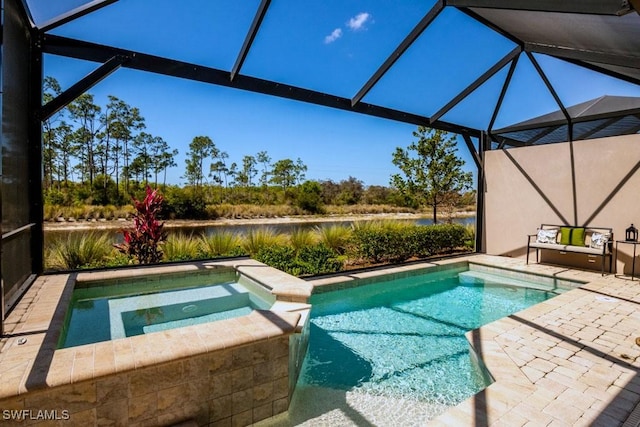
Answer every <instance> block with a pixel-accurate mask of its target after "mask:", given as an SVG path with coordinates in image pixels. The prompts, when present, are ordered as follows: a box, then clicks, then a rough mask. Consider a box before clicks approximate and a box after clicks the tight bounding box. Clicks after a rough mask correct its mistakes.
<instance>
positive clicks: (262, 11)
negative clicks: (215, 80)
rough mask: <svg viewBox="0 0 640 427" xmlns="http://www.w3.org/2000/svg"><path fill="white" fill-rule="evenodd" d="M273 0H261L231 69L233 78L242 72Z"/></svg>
mask: <svg viewBox="0 0 640 427" xmlns="http://www.w3.org/2000/svg"><path fill="white" fill-rule="evenodd" d="M270 3H271V0H262V1H261V2H260V6H259V7H258V11H257V12H256V16H255V17H254V18H253V22H252V23H251V28H249V32H248V33H247V37H246V38H245V39H244V43H243V44H242V49H240V54H238V58H237V59H236V63H235V64H234V65H233V68H232V69H231V80H232V81H233V79H234V78H235V77H236V75H237V74H238V73H239V72H240V69H241V68H242V64H244V60H245V59H247V55H248V54H249V49H251V45H252V44H253V41H254V40H255V38H256V35H257V34H258V30H259V29H260V25H261V24H262V20H263V19H264V16H265V15H266V13H267V9H268V8H269V4H270Z"/></svg>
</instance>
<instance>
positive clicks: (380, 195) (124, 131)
mask: <svg viewBox="0 0 640 427" xmlns="http://www.w3.org/2000/svg"><path fill="white" fill-rule="evenodd" d="M61 92H62V91H61V87H60V85H59V83H58V82H57V80H56V79H55V78H53V77H46V78H45V79H44V84H43V101H44V102H45V103H47V102H49V101H51V100H52V99H54V98H55V97H56V96H58V95H59V94H60V93H61ZM413 135H414V137H416V138H418V141H414V142H413V143H411V145H409V147H408V148H407V149H403V148H400V147H398V148H396V151H395V152H394V153H393V155H392V163H393V164H394V165H395V166H397V167H398V168H399V169H400V172H401V173H400V174H394V175H393V176H392V177H391V180H390V187H384V186H369V187H366V186H365V185H364V183H363V182H362V181H360V180H358V179H357V178H355V177H351V176H350V177H349V178H348V179H345V180H341V181H339V182H334V181H332V180H321V181H307V180H306V172H307V166H306V165H305V164H304V162H303V161H302V159H300V158H297V159H296V160H292V159H289V158H285V159H279V160H275V161H274V159H272V158H271V156H270V155H269V154H268V152H267V151H260V152H258V153H256V154H255V155H245V156H243V157H242V159H241V160H240V161H239V162H235V161H231V159H230V158H229V154H228V153H227V152H226V151H224V150H222V149H221V148H220V147H218V146H216V144H215V142H214V141H213V140H212V139H211V138H210V137H209V136H204V135H199V136H196V137H194V138H193V140H192V141H191V142H190V144H189V151H188V152H187V153H186V160H185V164H184V169H183V175H182V177H181V178H182V179H184V180H185V182H186V183H187V185H186V186H184V187H178V186H167V183H166V180H167V170H168V169H169V168H173V167H177V166H178V165H177V163H176V161H175V159H176V156H177V155H178V150H177V149H175V148H173V147H171V146H170V144H169V143H168V142H167V141H165V140H164V139H163V138H162V137H161V136H157V135H152V134H151V133H149V132H147V131H146V125H145V118H144V117H143V115H142V113H141V112H140V110H139V109H138V108H137V107H133V106H131V105H129V104H127V103H126V102H125V101H123V100H122V99H120V98H118V97H116V96H113V95H109V96H108V101H107V104H106V105H104V106H100V105H98V104H96V102H95V99H94V97H93V95H92V94H90V93H84V94H83V95H81V96H80V97H78V98H77V99H76V100H74V101H73V102H72V103H70V104H69V105H68V106H67V107H65V108H64V109H63V110H61V111H60V112H58V113H56V114H55V115H53V116H52V117H51V118H49V119H48V120H46V121H44V122H43V173H44V174H43V189H44V196H45V203H47V204H48V205H66V206H72V205H78V204H85V205H86V204H89V205H91V204H92V205H117V206H121V205H123V204H128V203H130V201H131V197H132V196H133V197H135V196H138V197H139V196H140V195H141V194H142V193H143V192H144V188H145V187H146V186H147V185H148V184H150V185H152V186H154V187H156V188H157V187H158V186H159V185H161V186H162V188H163V189H164V191H166V192H167V196H168V197H167V200H168V201H170V202H172V203H173V205H174V208H175V209H174V210H176V211H180V210H185V209H187V211H185V212H184V215H186V216H190V215H194V216H198V215H202V212H204V211H205V210H206V206H208V205H212V204H221V203H227V204H259V205H277V204H294V205H297V206H298V207H300V208H302V209H303V210H305V211H309V212H321V211H322V205H355V204H361V203H362V204H376V205H394V206H400V207H411V208H419V207H421V206H430V207H432V209H433V215H434V219H435V217H436V210H437V208H438V207H440V206H443V205H449V206H454V205H457V206H467V205H470V204H473V202H474V193H473V192H468V191H466V190H469V188H470V184H471V174H470V173H465V172H463V171H462V170H461V167H462V165H463V164H464V162H463V161H462V160H461V159H459V158H458V157H457V156H456V154H455V145H456V144H455V140H454V139H453V137H451V136H450V135H448V134H446V133H444V132H441V131H436V130H432V129H428V128H424V127H419V128H418V130H417V131H416V132H414V133H413ZM188 210H194V211H193V212H189V211H188ZM198 212H200V213H199V214H198Z"/></svg>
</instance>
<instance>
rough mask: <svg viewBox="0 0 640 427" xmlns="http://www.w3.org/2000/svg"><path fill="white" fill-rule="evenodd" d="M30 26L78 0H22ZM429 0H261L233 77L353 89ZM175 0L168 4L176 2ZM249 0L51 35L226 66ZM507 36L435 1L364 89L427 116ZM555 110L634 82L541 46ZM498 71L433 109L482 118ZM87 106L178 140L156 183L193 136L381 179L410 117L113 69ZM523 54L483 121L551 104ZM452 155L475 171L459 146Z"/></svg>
mask: <svg viewBox="0 0 640 427" xmlns="http://www.w3.org/2000/svg"><path fill="white" fill-rule="evenodd" d="M28 3H29V4H30V5H31V6H32V12H33V14H34V18H35V20H36V21H37V22H44V21H46V20H47V19H49V18H51V17H53V16H56V15H57V14H59V13H61V12H64V11H65V10H68V9H69V8H73V7H75V6H78V5H79V4H82V3H83V1H81V0H60V1H56V2H51V1H50V0H28ZM433 3H434V2H433V1H424V0H403V1H397V2H396V1H394V2H390V1H388V0H366V1H365V0H353V1H348V2H345V1H344V0H309V1H295V0H286V1H285V0H274V1H272V2H271V6H270V8H269V10H268V12H267V15H266V16H265V19H264V22H263V24H262V27H261V29H260V32H259V33H258V36H257V38H256V40H255V42H254V44H253V47H252V49H251V51H250V53H249V56H248V57H247V60H246V62H245V65H244V67H243V69H242V70H241V73H242V74H246V75H250V76H256V77H260V78H264V79H268V80H274V81H278V82H282V83H286V84H291V85H295V86H301V87H304V88H308V89H313V90H318V91H323V92H327V93H330V94H335V95H338V96H343V97H348V98H351V97H353V96H354V95H355V94H356V93H357V91H358V90H359V89H360V87H362V86H363V85H364V83H365V82H366V81H367V80H368V78H369V77H370V76H371V75H372V74H373V73H374V72H375V70H376V69H377V68H378V67H379V66H380V64H382V63H383V62H384V60H385V59H386V58H387V56H389V54H390V53H391V52H392V51H393V50H394V49H395V47H396V46H397V45H398V44H399V43H400V42H401V41H402V39H403V38H404V37H405V36H406V34H408V33H409V31H410V30H411V29H412V28H413V27H414V26H415V25H416V23H417V22H418V21H419V20H420V19H421V18H422V16H424V14H425V13H426V12H427V11H428V10H429V9H430V8H431V7H432V5H433ZM176 4H179V7H177V6H176ZM258 4H259V1H258V0H243V1H237V0H216V1H207V0H183V1H181V2H179V3H176V2H175V0H171V1H169V0H155V1H153V2H149V1H148V0H121V1H119V2H117V3H115V4H113V5H110V6H107V7H106V8H104V9H102V10H100V11H97V12H95V13H93V14H91V15H88V16H85V17H83V18H80V19H78V20H76V21H74V22H71V23H69V24H66V25H64V26H62V27H60V28H58V29H55V30H54V31H53V33H54V34H58V35H63V36H67V37H72V38H80V39H86V40H89V41H93V42H96V43H101V44H107V45H113V46H117V47H122V48H125V49H131V50H135V51H140V52H144V53H149V54H154V55H160V56H165V57H170V58H174V59H179V60H183V61H188V62H193V63H198V64H201V65H206V66H210V67H215V68H219V69H223V70H231V68H232V67H233V64H234V62H235V59H236V56H237V54H238V52H239V50H240V47H241V46H242V43H243V41H244V37H245V35H246V32H247V30H248V28H249V26H250V24H251V21H252V19H253V16H254V14H255V11H256V9H257V7H258ZM513 47H514V45H513V44H512V43H511V42H509V41H507V40H505V39H504V38H502V37H500V36H499V35H497V34H495V33H493V32H492V31H491V30H489V29H487V28H485V27H483V26H482V25H480V24H479V23H477V22H475V21H473V20H472V19H471V18H469V17H467V16H466V15H463V14H462V13H460V12H458V11H457V10H454V9H452V8H447V9H446V10H445V11H444V12H443V13H442V14H441V15H440V16H439V17H438V19H437V20H436V21H435V22H434V23H433V24H432V25H431V26H430V27H429V28H428V29H427V31H426V32H425V33H423V34H422V36H421V37H420V38H419V39H418V40H417V41H416V42H415V43H414V44H413V45H412V47H411V48H410V49H409V50H408V51H407V52H406V53H405V55H404V56H403V57H402V58H401V59H400V60H399V61H398V62H397V63H396V64H395V65H394V67H393V68H392V69H391V70H390V71H389V72H388V73H387V74H386V75H385V76H384V77H383V78H382V79H381V80H380V82H379V83H378V84H377V85H376V86H375V87H374V88H373V90H372V91H371V92H370V93H369V94H368V95H367V96H366V97H365V98H364V101H365V102H370V103H373V104H378V105H384V106H388V107H391V108H397V109H401V110H406V111H409V112H413V113H417V114H421V115H424V116H429V115H431V114H433V113H434V112H436V111H438V110H439V109H440V108H441V107H442V106H443V105H445V104H446V103H447V102H448V101H449V100H450V99H451V98H453V97H454V96H455V95H457V94H458V93H459V92H460V91H461V90H463V89H464V88H465V87H466V86H467V85H469V84H470V83H472V82H473V81H474V80H475V79H476V78H477V77H479V76H480V75H481V74H482V73H483V72H484V71H485V70H486V69H488V68H490V67H491V66H492V65H493V64H494V63H495V62H497V61H498V60H499V59H501V58H502V57H503V56H504V55H506V54H507V53H508V52H509V51H511V49H513ZM536 58H537V59H538V61H539V62H540V64H541V65H542V67H543V69H544V70H545V72H546V73H547V75H548V77H549V79H550V80H551V82H552V83H553V84H555V85H556V88H557V89H558V92H559V95H560V98H561V99H562V101H563V102H564V104H565V106H570V105H574V104H577V103H579V102H583V101H586V100H589V99H592V98H595V97H598V96H601V95H604V94H608V95H623V96H640V88H638V87H637V86H634V85H631V84H628V83H624V82H621V81H618V80H615V79H612V78H609V77H605V76H600V75H598V74H596V73H594V72H591V71H589V70H584V69H581V68H579V67H577V66H574V65H571V64H568V63H565V62H563V61H559V60H556V59H553V58H548V57H544V56H536ZM96 67H97V64H93V63H86V62H83V61H77V60H71V59H67V58H59V57H55V56H51V55H47V56H46V57H45V75H50V76H53V77H55V78H56V79H58V81H59V82H60V83H61V85H62V87H63V88H66V87H69V86H70V85H71V84H73V83H75V82H76V81H77V80H78V79H80V78H81V77H83V76H84V75H86V74H87V73H89V72H90V71H92V70H93V69H95V68H96ZM506 72H507V67H505V68H504V69H503V70H502V71H501V72H499V73H497V74H496V75H495V76H494V77H493V78H492V79H491V80H489V81H488V82H487V83H485V85H483V86H482V87H480V88H479V89H478V90H477V91H476V92H475V93H474V94H473V95H472V96H471V97H469V98H468V99H467V100H465V101H464V102H463V103H461V104H459V105H458V106H457V107H456V108H455V109H453V110H452V111H450V112H449V113H448V114H446V115H445V116H444V117H443V118H442V119H443V120H446V121H450V122H455V123H459V124H462V125H466V126H473V127H476V128H481V129H482V128H486V127H487V124H488V122H489V120H490V117H491V114H492V110H493V106H494V105H495V102H496V100H497V96H498V94H499V89H500V87H501V86H502V83H503V81H504V78H505V76H506ZM90 92H91V93H92V94H94V96H95V97H96V101H97V102H98V104H100V105H105V104H106V99H107V95H115V96H117V97H119V98H121V99H123V100H124V101H126V102H127V103H129V104H130V105H132V106H136V107H138V108H139V109H140V110H141V112H142V115H143V116H144V117H145V118H146V125H147V129H146V132H149V133H151V134H153V135H157V136H161V137H162V138H164V139H165V140H166V141H167V142H168V143H169V144H170V145H171V146H172V147H174V148H177V149H178V150H179V155H178V157H177V159H176V161H177V163H178V164H179V167H178V168H175V169H174V170H172V171H170V173H169V181H170V182H172V183H181V182H182V180H181V179H180V175H181V174H182V170H183V166H184V159H185V155H186V152H187V151H188V144H189V142H190V141H191V140H192V139H193V137H195V136H198V135H207V136H209V137H211V138H212V139H213V140H214V141H215V143H216V145H217V146H218V148H220V149H221V150H223V151H226V152H228V153H229V155H230V160H231V161H235V162H238V163H240V162H241V160H242V156H244V155H255V154H256V153H257V152H259V151H263V150H266V151H267V152H268V153H269V155H270V156H271V158H272V159H273V160H274V161H275V160H279V159H283V158H291V159H296V158H298V157H300V158H301V159H302V160H303V162H304V163H305V164H306V165H307V166H308V172H307V178H309V179H318V180H322V179H333V180H334V181H339V180H341V179H346V178H348V177H349V176H355V177H356V178H358V179H361V180H363V181H364V182H365V184H368V185H388V183H389V177H390V175H391V174H393V173H395V172H396V169H395V168H394V167H393V165H392V164H391V157H392V153H393V151H394V150H395V148H396V147H398V146H403V147H406V146H407V145H408V144H410V143H411V142H412V140H413V139H414V138H413V137H412V134H411V132H412V131H414V130H415V126H413V125H408V124H404V123H398V122H393V121H389V120H384V119H377V118H374V117H368V116H364V115H357V114H353V113H348V112H344V111H337V110H332V109H329V108H324V107H319V106H314V105H308V104H304V103H299V102H294V101H289V100H285V99H279V98H275V97H268V96H265V95H259V94H252V93H249V92H244V91H239V90H234V89H228V88H222V87H217V86H212V85H206V84H202V83H197V82H190V81H186V80H180V79H175V78H170V77H165V76H160V75H155V74H150V73H142V72H138V71H133V70H127V69H124V68H123V69H120V70H118V71H117V72H116V73H114V74H112V75H111V76H109V77H108V78H107V79H105V80H103V81H102V82H101V83H99V84H98V85H97V86H95V87H94V88H92V89H91V91H90ZM557 109H558V107H557V105H556V104H555V102H554V100H553V98H552V97H551V95H550V94H549V93H548V91H547V90H546V88H545V87H544V85H543V83H542V81H541V80H540V78H539V77H538V76H537V74H536V73H535V70H534V69H533V67H532V65H531V64H530V63H529V61H528V60H527V58H526V57H525V56H524V55H523V56H522V57H521V58H520V61H519V63H518V68H517V70H516V73H515V75H514V78H513V82H512V88H511V89H510V91H509V92H508V93H507V96H506V98H505V101H504V103H503V106H502V109H501V113H500V115H499V116H498V120H497V122H496V124H495V126H494V127H495V128H499V127H502V126H506V125H509V124H513V123H515V122H519V121H522V120H526V119H529V118H531V117H534V116H537V115H540V114H545V113H548V112H550V111H554V110H557ZM459 154H460V155H461V157H462V158H463V159H464V160H465V161H466V162H467V166H466V168H467V169H468V170H472V171H473V170H475V166H474V164H473V161H472V160H471V158H470V156H469V153H468V150H467V148H466V146H465V145H464V143H460V144H459Z"/></svg>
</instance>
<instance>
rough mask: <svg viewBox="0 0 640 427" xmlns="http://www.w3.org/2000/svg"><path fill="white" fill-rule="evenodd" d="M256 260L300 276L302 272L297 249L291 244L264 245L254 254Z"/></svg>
mask: <svg viewBox="0 0 640 427" xmlns="http://www.w3.org/2000/svg"><path fill="white" fill-rule="evenodd" d="M254 258H255V259H256V261H259V262H262V263H264V264H267V265H268V266H270V267H273V268H277V269H278V270H281V271H284V272H287V273H289V274H293V275H294V276H299V275H300V274H301V271H300V269H299V268H298V266H297V264H296V251H294V250H293V248H292V247H291V246H285V245H274V246H264V247H262V248H260V251H259V252H258V253H257V254H256V255H255V256H254Z"/></svg>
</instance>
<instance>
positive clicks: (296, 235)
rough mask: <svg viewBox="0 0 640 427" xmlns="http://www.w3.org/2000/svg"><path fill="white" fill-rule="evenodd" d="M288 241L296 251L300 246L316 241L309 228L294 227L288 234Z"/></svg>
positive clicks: (310, 244) (312, 243)
mask: <svg viewBox="0 0 640 427" xmlns="http://www.w3.org/2000/svg"><path fill="white" fill-rule="evenodd" d="M289 243H290V244H291V247H293V249H294V250H295V251H296V252H298V251H299V250H301V249H302V248H305V247H307V246H312V245H314V244H315V243H316V236H315V235H314V234H313V232H311V231H310V230H307V229H304V228H296V229H294V230H293V231H291V234H289Z"/></svg>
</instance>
